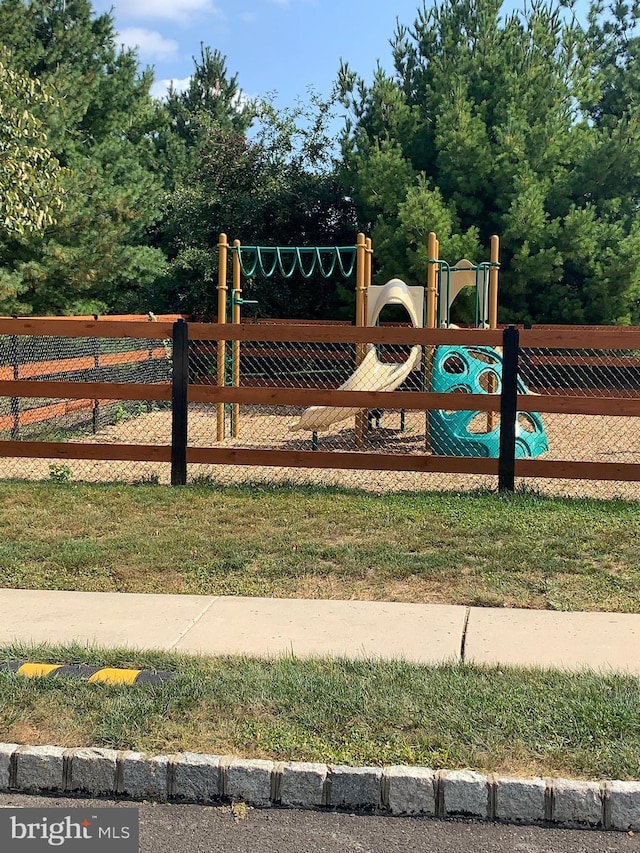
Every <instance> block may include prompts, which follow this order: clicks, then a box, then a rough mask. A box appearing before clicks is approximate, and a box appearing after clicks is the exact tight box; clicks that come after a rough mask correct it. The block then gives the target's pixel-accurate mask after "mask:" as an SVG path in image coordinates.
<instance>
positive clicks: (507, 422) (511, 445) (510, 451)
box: [498, 326, 520, 493]
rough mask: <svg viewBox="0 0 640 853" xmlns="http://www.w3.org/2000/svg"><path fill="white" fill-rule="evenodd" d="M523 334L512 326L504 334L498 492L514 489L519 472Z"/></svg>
mask: <svg viewBox="0 0 640 853" xmlns="http://www.w3.org/2000/svg"><path fill="white" fill-rule="evenodd" d="M519 342H520V333H519V332H518V330H517V329H516V327H515V326H509V327H508V328H506V329H505V330H504V332H503V334H502V347H503V351H502V393H501V395H500V456H499V459H498V491H499V492H500V493H503V492H513V491H514V489H515V475H516V424H517V421H518V351H519V348H520V343H519Z"/></svg>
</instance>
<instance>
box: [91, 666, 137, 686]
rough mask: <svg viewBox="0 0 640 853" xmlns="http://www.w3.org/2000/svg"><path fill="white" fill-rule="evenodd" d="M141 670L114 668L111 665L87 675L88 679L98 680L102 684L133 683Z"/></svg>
mask: <svg viewBox="0 0 640 853" xmlns="http://www.w3.org/2000/svg"><path fill="white" fill-rule="evenodd" d="M141 672H142V670H141V669H114V668H113V667H105V668H104V669H99V670H98V671H97V672H94V673H93V675H91V676H89V681H92V682H96V681H100V682H102V683H103V684H135V682H136V678H137V677H138V676H139V675H140V673H141Z"/></svg>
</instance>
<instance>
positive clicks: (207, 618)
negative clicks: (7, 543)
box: [0, 589, 640, 674]
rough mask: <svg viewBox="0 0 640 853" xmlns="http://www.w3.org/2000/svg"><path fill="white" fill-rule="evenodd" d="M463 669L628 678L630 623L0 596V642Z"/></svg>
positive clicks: (298, 604)
mask: <svg viewBox="0 0 640 853" xmlns="http://www.w3.org/2000/svg"><path fill="white" fill-rule="evenodd" d="M12 641H19V642H26V643H30V642H32V643H44V642H46V643H59V644H66V643H70V642H72V641H76V642H79V643H82V644H91V645H96V646H126V647H129V648H139V649H163V650H166V651H175V652H187V653H202V654H212V655H216V654H249V655H259V656H274V655H286V654H289V655H296V656H299V657H306V656H311V655H318V656H319V655H333V656H347V657H382V658H404V659H406V660H409V661H413V662H416V663H427V664H433V663H441V662H445V661H461V660H464V661H467V662H476V663H486V664H502V665H516V666H542V667H556V668H563V669H581V668H584V667H590V668H593V669H598V670H616V671H627V672H630V673H633V674H640V642H639V641H640V615H636V614H622V613H557V612H552V611H540V610H515V609H506V608H480V607H462V606H454V605H446V604H442V605H439V604H402V603H395V602H379V601H325V600H322V601H318V600H310V599H271V598H241V597H229V596H226V597H225V596H220V597H216V596H195V595H132V594H125V593H97V592H54V591H35V590H16V589H0V644H6V643H10V642H12Z"/></svg>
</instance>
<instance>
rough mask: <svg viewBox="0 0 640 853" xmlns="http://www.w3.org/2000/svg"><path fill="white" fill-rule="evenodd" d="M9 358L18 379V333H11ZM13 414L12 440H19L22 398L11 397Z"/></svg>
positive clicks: (14, 376)
mask: <svg viewBox="0 0 640 853" xmlns="http://www.w3.org/2000/svg"><path fill="white" fill-rule="evenodd" d="M14 319H15V315H14ZM9 359H10V361H11V367H12V368H13V378H14V380H17V379H18V378H19V376H20V353H19V350H18V336H17V335H11V337H10V338H9ZM11 414H12V416H13V426H12V427H11V439H12V441H17V440H18V439H19V438H20V399H19V398H18V397H12V398H11Z"/></svg>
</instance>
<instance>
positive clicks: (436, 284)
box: [216, 232, 548, 457]
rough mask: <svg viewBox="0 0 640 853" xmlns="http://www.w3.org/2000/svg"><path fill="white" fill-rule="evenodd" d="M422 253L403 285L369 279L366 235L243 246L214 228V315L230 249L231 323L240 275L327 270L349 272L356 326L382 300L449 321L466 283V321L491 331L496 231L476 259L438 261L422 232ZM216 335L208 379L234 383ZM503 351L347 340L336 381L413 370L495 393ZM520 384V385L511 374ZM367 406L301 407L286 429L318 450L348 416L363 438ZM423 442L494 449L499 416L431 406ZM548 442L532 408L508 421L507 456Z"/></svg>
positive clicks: (236, 344)
mask: <svg viewBox="0 0 640 853" xmlns="http://www.w3.org/2000/svg"><path fill="white" fill-rule="evenodd" d="M428 250H429V261H428V269H427V277H426V285H407V284H405V282H403V281H402V280H400V279H397V278H395V279H391V280H390V281H388V282H387V283H386V284H384V285H374V284H372V256H373V248H372V243H371V240H370V239H369V238H366V237H365V235H364V234H358V238H357V242H356V245H355V246H347V247H337V246H336V247H304V248H303V247H264V246H243V245H242V244H241V242H240V241H239V240H235V241H234V242H233V244H232V245H229V243H228V241H227V237H226V235H225V234H221V235H220V239H219V243H218V251H219V277H218V322H219V323H225V322H227V315H228V311H227V292H228V286H227V269H228V256H229V253H231V255H232V289H231V318H230V319H231V322H232V323H234V324H239V323H240V322H241V307H242V305H243V304H244V303H245V300H244V299H243V297H242V283H243V278H242V277H243V276H244V277H245V278H248V279H250V278H252V277H253V276H254V275H255V274H256V273H259V274H260V275H261V276H263V277H264V278H267V279H268V278H271V277H272V276H274V275H275V274H276V273H279V274H280V275H281V276H283V278H285V279H289V278H291V277H292V276H293V275H294V273H296V272H298V273H299V274H301V275H302V277H303V278H304V279H309V278H310V277H311V276H312V275H313V274H314V273H318V274H320V275H321V276H322V278H324V279H328V278H329V277H330V276H331V275H333V274H334V273H335V272H337V273H338V274H340V275H341V276H342V278H344V279H348V278H350V277H352V276H353V274H354V272H355V292H356V312H355V313H356V318H355V319H356V327H366V326H375V325H376V324H377V323H378V322H379V318H380V314H381V312H382V310H383V309H384V308H385V307H386V306H387V305H401V306H402V307H403V308H404V309H405V310H406V312H407V314H408V316H409V319H410V322H411V325H412V326H413V327H414V328H457V327H455V326H454V325H453V324H452V323H451V307H452V305H453V303H454V301H455V299H456V298H457V297H458V296H459V294H460V293H461V292H462V291H463V290H464V289H465V288H468V287H471V288H473V291H474V296H475V318H474V327H475V328H478V329H496V328H497V313H498V271H499V239H498V237H496V236H494V237H492V238H491V257H490V260H489V261H485V262H482V263H480V264H474V263H473V262H471V261H469V260H467V259H463V260H461V261H458V263H457V264H455V265H453V266H452V265H450V264H448V263H447V262H446V261H444V260H441V259H439V243H438V239H437V236H436V234H435V233H433V232H432V233H431V234H430V235H429V245H428ZM227 346H228V344H227V342H225V341H218V343H217V384H218V385H219V386H225V385H231V386H233V387H239V385H240V380H241V375H240V365H241V358H240V341H239V340H234V341H233V342H232V344H231V354H230V356H229V353H228V351H227ZM501 373H502V355H501V353H500V352H499V351H498V350H497V349H492V348H490V347H486V346H484V347H482V346H479V347H458V346H452V345H448V346H437V347H436V346H429V347H422V346H419V345H418V346H412V347H411V350H410V352H409V354H408V355H407V356H406V358H405V359H404V360H403V361H401V362H398V361H397V360H392V361H389V360H384V358H383V357H381V354H380V353H379V351H378V347H377V346H375V345H374V344H366V343H364V344H362V343H358V344H357V345H356V352H355V370H354V371H353V373H352V374H351V375H350V376H349V377H348V378H347V379H346V381H344V382H343V383H342V384H341V385H339V386H338V388H337V389H336V390H338V391H394V390H395V389H397V388H399V387H400V386H401V385H402V384H403V383H404V382H406V381H407V379H408V378H409V377H410V376H411V374H414V375H416V376H417V379H418V386H419V388H420V390H423V391H431V392H436V393H449V392H463V393H469V394H480V393H482V394H499V393H500V389H501ZM518 388H519V392H520V393H523V394H526V393H528V390H527V388H526V386H525V385H524V383H523V382H522V380H519V386H518ZM227 406H228V409H229V411H230V420H231V436H232V437H233V438H237V437H238V436H239V425H240V407H239V404H238V403H231V404H227V405H225V404H224V403H218V404H217V407H216V424H217V426H216V438H217V441H218V442H220V441H222V440H223V439H224V438H225V434H226V421H225V415H226V411H227ZM371 415H372V413H370V412H368V411H367V410H366V409H361V408H355V407H351V408H349V407H344V406H342V407H339V406H309V407H307V408H306V409H305V410H304V412H303V413H302V414H301V415H300V417H299V418H298V419H297V420H296V421H295V423H292V424H291V425H290V429H291V430H292V431H308V432H311V434H312V447H313V449H314V450H317V448H318V432H322V431H327V430H329V429H330V427H331V426H332V425H334V424H339V423H341V422H343V421H345V420H347V419H349V418H352V417H354V418H355V422H354V436H355V442H356V445H357V447H359V448H360V447H362V446H363V441H364V438H365V436H366V435H367V433H368V432H369V431H370V430H371V428H372V420H374V419H375V421H376V424H377V425H379V419H380V414H379V412H377V411H376V412H374V413H373V415H374V417H372V416H371ZM404 427H405V412H404V410H402V411H401V416H400V429H401V431H403V430H404ZM425 441H426V444H425V449H426V450H427V451H428V452H431V453H434V454H438V455H444V456H478V457H497V455H498V449H499V424H498V422H497V418H496V415H495V414H494V413H492V412H489V413H482V414H481V413H480V412H478V411H473V410H471V411H452V412H449V411H445V410H430V411H427V412H425ZM546 450H548V442H547V438H546V434H545V430H544V426H543V424H542V420H541V418H540V416H539V415H538V414H536V413H533V412H531V413H526V414H522V415H520V416H519V419H518V423H517V425H516V455H517V456H518V457H535V456H538V455H539V454H541V453H543V452H544V451H546Z"/></svg>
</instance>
